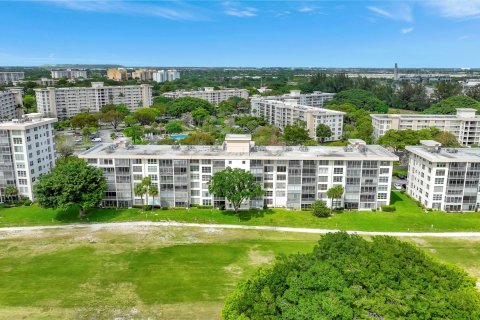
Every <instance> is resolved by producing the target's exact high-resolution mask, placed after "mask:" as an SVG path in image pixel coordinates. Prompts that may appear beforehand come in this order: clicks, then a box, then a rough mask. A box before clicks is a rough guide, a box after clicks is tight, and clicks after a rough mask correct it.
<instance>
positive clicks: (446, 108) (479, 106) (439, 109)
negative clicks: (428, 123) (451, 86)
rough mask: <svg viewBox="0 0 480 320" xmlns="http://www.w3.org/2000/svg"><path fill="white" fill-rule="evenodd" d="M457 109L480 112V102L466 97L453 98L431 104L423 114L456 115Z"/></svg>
mask: <svg viewBox="0 0 480 320" xmlns="http://www.w3.org/2000/svg"><path fill="white" fill-rule="evenodd" d="M457 108H473V109H476V110H478V111H480V102H479V101H477V100H475V99H473V98H470V97H468V96H453V97H450V98H447V99H444V100H441V101H440V102H437V103H434V104H432V105H431V106H430V108H428V109H426V110H425V111H424V113H428V114H456V113H457V110H456V109H457Z"/></svg>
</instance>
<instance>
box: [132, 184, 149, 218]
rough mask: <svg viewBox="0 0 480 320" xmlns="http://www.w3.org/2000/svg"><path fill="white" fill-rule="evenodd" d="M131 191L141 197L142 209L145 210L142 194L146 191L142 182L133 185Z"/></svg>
mask: <svg viewBox="0 0 480 320" xmlns="http://www.w3.org/2000/svg"><path fill="white" fill-rule="evenodd" d="M133 193H134V194H135V196H137V197H140V199H142V211H145V203H144V202H143V195H144V194H145V193H146V192H145V186H144V185H143V184H142V183H139V184H137V185H135V187H134V188H133Z"/></svg>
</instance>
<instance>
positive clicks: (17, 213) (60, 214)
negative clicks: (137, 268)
mask: <svg viewBox="0 0 480 320" xmlns="http://www.w3.org/2000/svg"><path fill="white" fill-rule="evenodd" d="M391 200H392V201H391V202H392V204H394V205H395V206H396V208H397V211H396V212H381V211H376V212H372V211H360V212H342V213H336V214H334V215H333V216H332V217H330V218H317V217H315V216H313V215H312V213H311V212H309V211H295V210H286V209H280V208H275V209H269V210H250V211H243V212H241V213H240V214H239V215H235V214H234V213H233V212H231V211H220V210H214V209H212V210H210V209H198V208H190V209H178V208H177V209H168V210H152V211H146V212H142V210H141V209H138V208H132V209H92V210H90V211H89V213H88V216H87V217H86V218H84V219H79V218H78V216H77V212H76V210H69V211H56V210H51V209H41V208H38V207H36V206H30V207H17V208H9V209H0V227H9V226H34V225H58V224H66V223H79V222H80V223H89V222H121V221H178V222H195V223H216V224H239V225H251V226H257V225H266V226H284V227H305V228H323V229H339V230H361V231H392V232H394V231H400V232H442V231H480V213H477V212H469V213H445V212H435V211H431V212H426V211H425V210H423V209H422V208H420V207H418V206H417V205H416V203H415V202H414V201H413V200H412V199H410V198H409V197H407V195H405V194H402V193H400V192H393V193H392V198H391Z"/></svg>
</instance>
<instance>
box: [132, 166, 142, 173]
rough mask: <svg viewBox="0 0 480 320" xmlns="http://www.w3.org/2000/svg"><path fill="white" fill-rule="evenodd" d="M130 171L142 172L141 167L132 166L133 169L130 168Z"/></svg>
mask: <svg viewBox="0 0 480 320" xmlns="http://www.w3.org/2000/svg"><path fill="white" fill-rule="evenodd" d="M132 171H133V172H142V167H139V166H133V167H132Z"/></svg>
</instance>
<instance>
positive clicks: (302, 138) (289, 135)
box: [283, 121, 312, 146]
mask: <svg viewBox="0 0 480 320" xmlns="http://www.w3.org/2000/svg"><path fill="white" fill-rule="evenodd" d="M283 139H284V140H285V143H286V144H287V145H288V146H298V145H304V144H305V143H306V142H308V141H310V140H312V139H311V138H310V135H309V134H308V130H307V128H306V125H305V122H304V121H297V122H296V123H295V124H293V125H290V124H289V125H287V126H286V127H285V129H283Z"/></svg>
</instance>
